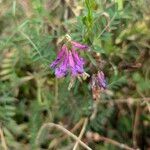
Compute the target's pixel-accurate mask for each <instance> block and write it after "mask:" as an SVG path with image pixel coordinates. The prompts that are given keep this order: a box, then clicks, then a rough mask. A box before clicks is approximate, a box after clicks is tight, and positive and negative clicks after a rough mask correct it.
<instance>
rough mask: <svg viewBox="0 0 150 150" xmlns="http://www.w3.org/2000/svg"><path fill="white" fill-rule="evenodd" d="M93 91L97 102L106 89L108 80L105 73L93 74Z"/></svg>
mask: <svg viewBox="0 0 150 150" xmlns="http://www.w3.org/2000/svg"><path fill="white" fill-rule="evenodd" d="M91 89H92V95H93V99H94V100H97V99H99V98H100V92H101V91H102V90H104V89H106V80H105V76H104V73H103V72H102V71H98V73H97V74H93V75H92V78H91Z"/></svg>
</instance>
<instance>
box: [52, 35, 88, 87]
mask: <svg viewBox="0 0 150 150" xmlns="http://www.w3.org/2000/svg"><path fill="white" fill-rule="evenodd" d="M67 39H69V40H68V41H67V45H65V44H64V45H63V46H62V48H61V50H60V51H59V52H58V56H57V58H56V60H54V61H53V62H52V64H51V65H50V67H51V68H52V69H55V75H56V77H57V78H62V77H64V76H66V75H67V74H68V73H69V74H71V78H72V83H73V81H74V80H73V79H74V78H75V77H78V78H80V76H81V77H82V78H83V79H86V78H87V77H89V75H88V74H87V73H85V71H84V68H83V66H84V60H83V58H81V57H80V56H79V54H78V53H77V51H76V50H75V48H78V49H87V48H88V46H87V45H82V44H80V43H77V42H74V41H71V40H70V38H69V37H68V35H67ZM72 83H71V84H72Z"/></svg>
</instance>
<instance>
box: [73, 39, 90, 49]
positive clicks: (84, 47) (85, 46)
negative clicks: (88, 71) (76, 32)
mask: <svg viewBox="0 0 150 150" xmlns="http://www.w3.org/2000/svg"><path fill="white" fill-rule="evenodd" d="M71 43H72V45H73V46H74V47H76V48H79V49H83V50H85V49H87V48H88V46H87V45H83V44H80V43H78V42H75V41H71Z"/></svg>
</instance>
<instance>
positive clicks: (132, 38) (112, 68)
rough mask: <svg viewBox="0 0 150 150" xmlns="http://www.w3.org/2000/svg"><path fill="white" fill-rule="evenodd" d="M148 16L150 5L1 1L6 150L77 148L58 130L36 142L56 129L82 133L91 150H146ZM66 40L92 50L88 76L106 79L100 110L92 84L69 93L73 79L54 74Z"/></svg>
mask: <svg viewBox="0 0 150 150" xmlns="http://www.w3.org/2000/svg"><path fill="white" fill-rule="evenodd" d="M149 16H150V1H149V0H144V1H142V0H85V1H81V0H77V1H76V0H43V1H42V0H21V1H20V0H0V137H1V138H0V139H1V144H0V149H2V150H3V149H4V150H21V149H22V150H30V149H31V150H34V149H35V150H38V149H40V150H46V149H50V150H52V149H56V150H69V149H73V146H74V145H75V140H72V139H71V138H70V137H66V136H65V134H64V133H62V132H61V131H58V130H57V129H56V130H55V129H47V128H45V129H44V130H43V131H42V133H41V135H40V136H38V132H39V129H40V127H41V126H42V125H44V123H48V122H53V123H56V124H60V125H61V126H63V127H65V128H66V129H68V130H69V131H71V132H72V133H73V134H75V135H77V136H78V135H79V133H80V131H81V129H84V135H83V137H82V141H83V142H84V143H86V144H87V145H88V146H89V147H91V148H92V149H93V150H101V149H102V150H109V149H111V150H118V149H121V147H122V148H125V149H127V147H124V145H121V143H124V144H125V145H126V146H127V145H128V146H129V147H128V148H131V149H137V148H139V149H141V150H148V149H149V148H150V115H149V113H150V104H149V102H150V92H149V91H150V80H149V77H150V67H149V65H150V59H149V58H150V57H149V56H150V51H149V49H150V17H149ZM66 33H67V34H69V35H70V36H71V37H72V39H73V40H75V41H78V42H81V43H85V44H88V45H89V46H90V51H88V52H85V53H83V54H82V55H83V56H84V58H85V59H86V61H87V62H86V65H85V68H86V69H85V70H86V71H87V72H88V73H89V74H90V75H92V74H93V73H96V72H97V71H98V70H103V71H104V73H105V75H106V79H107V84H108V86H107V87H108V88H107V89H106V90H105V91H104V92H101V93H100V95H101V98H100V100H99V103H97V102H94V101H93V99H92V92H91V89H90V87H89V81H90V79H88V80H86V81H84V82H82V83H80V82H79V81H76V83H75V85H74V87H73V89H71V91H68V90H67V87H68V84H69V77H66V78H65V79H56V78H55V76H54V72H53V70H51V69H50V68H49V64H50V63H51V62H52V61H53V60H54V59H55V57H56V54H57V52H58V50H59V48H60V47H61V45H62V43H61V40H62V39H63V37H64V35H65V34H66ZM95 104H96V108H97V113H96V115H95V116H94V118H93V119H92V120H89V121H88V122H86V121H87V118H88V117H89V116H91V114H92V113H93V111H94V110H93V109H94V108H93V105H95ZM84 123H85V128H84V126H83V124H84ZM82 126H83V127H82ZM111 139H112V141H111ZM115 142H118V143H117V144H116V143H115ZM77 148H78V149H84V148H83V147H82V146H81V145H79V146H78V147H77Z"/></svg>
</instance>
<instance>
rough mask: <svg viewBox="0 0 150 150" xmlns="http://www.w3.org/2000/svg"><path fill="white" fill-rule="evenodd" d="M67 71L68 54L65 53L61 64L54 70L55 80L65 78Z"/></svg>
mask: <svg viewBox="0 0 150 150" xmlns="http://www.w3.org/2000/svg"><path fill="white" fill-rule="evenodd" d="M67 71H68V53H66V55H65V57H64V60H63V62H62V63H61V64H60V66H59V67H58V68H56V69H55V75H56V77H57V78H62V77H64V76H66V74H67Z"/></svg>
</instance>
